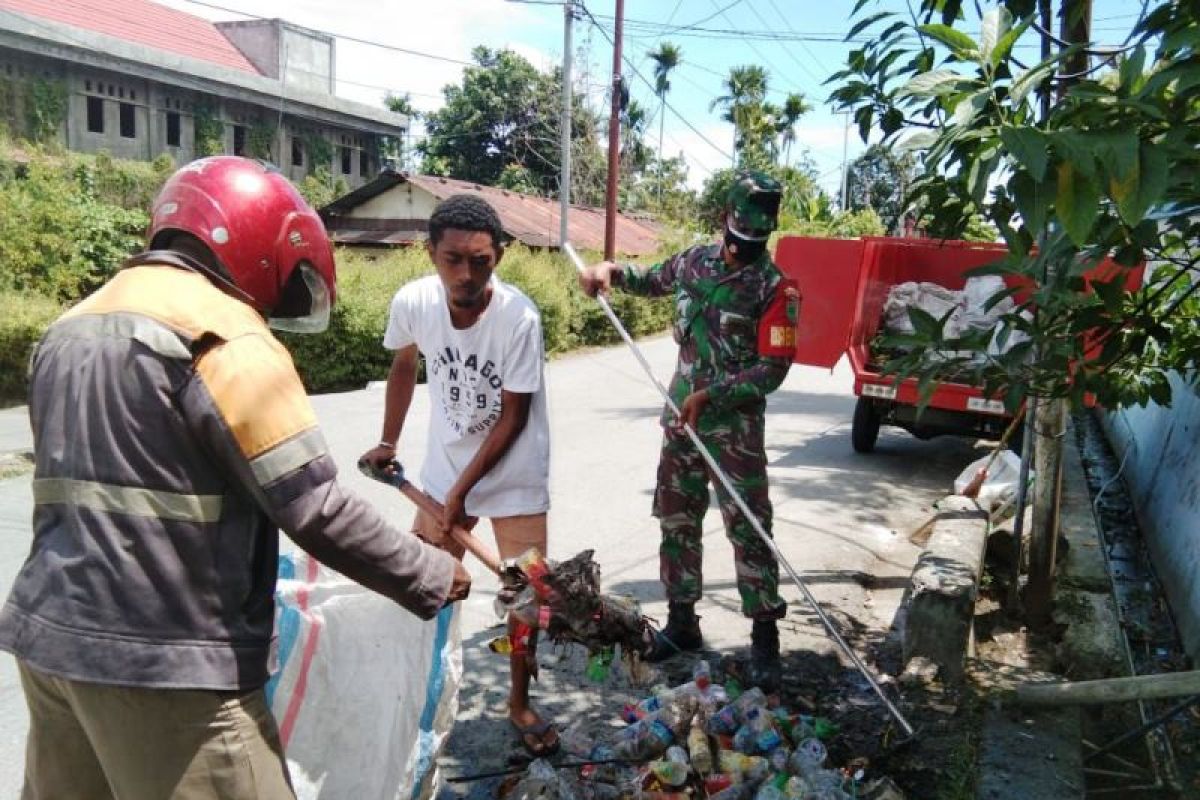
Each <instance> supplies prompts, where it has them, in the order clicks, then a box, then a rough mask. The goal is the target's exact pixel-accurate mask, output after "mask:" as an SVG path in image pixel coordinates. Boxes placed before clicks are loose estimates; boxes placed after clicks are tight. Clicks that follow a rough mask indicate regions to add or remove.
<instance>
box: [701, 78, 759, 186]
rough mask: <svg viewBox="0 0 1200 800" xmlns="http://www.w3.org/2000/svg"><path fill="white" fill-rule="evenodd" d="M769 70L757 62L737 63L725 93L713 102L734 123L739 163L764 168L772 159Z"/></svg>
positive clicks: (726, 85)
mask: <svg viewBox="0 0 1200 800" xmlns="http://www.w3.org/2000/svg"><path fill="white" fill-rule="evenodd" d="M766 97H767V71H766V70H765V69H763V68H762V67H760V66H757V65H749V66H742V67H733V68H731V69H730V70H729V76H728V77H727V78H726V79H725V94H723V95H721V96H720V97H717V98H716V99H714V100H713V101H712V102H711V103H709V106H708V107H709V109H710V110H712V109H717V108H721V109H724V112H725V113H724V114H722V116H721V118H722V119H723V120H725V121H726V122H731V123H733V146H734V152H735V154H736V156H737V162H738V165H739V166H742V167H749V168H755V169H761V168H762V167H764V166H766V165H767V164H769V163H772V161H773V159H771V157H770V154H769V151H770V138H769V137H771V136H773V133H768V127H769V126H768V125H767V124H766V122H767V114H766V108H765V106H766Z"/></svg>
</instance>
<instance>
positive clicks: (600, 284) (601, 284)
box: [579, 261, 621, 297]
mask: <svg viewBox="0 0 1200 800" xmlns="http://www.w3.org/2000/svg"><path fill="white" fill-rule="evenodd" d="M620 271H621V267H620V266H618V265H617V264H614V263H613V262H611V261H601V262H600V263H599V264H593V265H592V266H590V267H588V268H587V269H585V270H583V271H582V272H580V273H579V288H580V289H583V292H584V294H586V295H587V296H588V297H595V296H596V294H597V293H599V292H603V293H604V294H608V292H609V290H610V289H612V286H613V275H615V274H616V273H618V272H620Z"/></svg>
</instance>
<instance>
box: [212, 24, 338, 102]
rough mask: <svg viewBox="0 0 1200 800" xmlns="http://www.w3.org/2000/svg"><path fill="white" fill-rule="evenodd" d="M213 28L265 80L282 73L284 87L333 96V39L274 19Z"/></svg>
mask: <svg viewBox="0 0 1200 800" xmlns="http://www.w3.org/2000/svg"><path fill="white" fill-rule="evenodd" d="M216 26H217V29H218V30H220V31H221V33H222V34H224V35H225V37H226V38H227V39H229V41H231V42H233V45H234V47H236V48H237V49H238V50H240V51H241V52H242V55H244V56H246V58H247V59H249V61H250V63H251V64H253V65H254V66H255V67H256V68H258V70H259V72H261V73H262V74H263V75H266V76H267V77H269V78H279V77H280V73H281V72H282V74H283V79H284V83H285V85H287V86H288V87H294V88H297V89H302V90H304V91H309V92H320V93H322V94H333V93H334V89H335V86H334V77H335V57H334V39H333V37H332V36H329V35H328V34H324V33H321V32H319V31H313V30H309V29H307V28H301V27H299V26H297V25H292V24H290V23H287V22H283V21H282V20H278V19H262V20H246V21H244V22H218V23H216Z"/></svg>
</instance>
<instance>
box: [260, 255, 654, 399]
mask: <svg viewBox="0 0 1200 800" xmlns="http://www.w3.org/2000/svg"><path fill="white" fill-rule="evenodd" d="M431 272H433V265H432V264H431V263H430V261H429V256H428V255H427V254H426V252H425V248H423V247H409V248H404V249H400V250H392V251H388V252H386V253H381V254H380V255H378V256H377V257H375V258H373V259H372V258H370V257H369V256H368V255H364V254H362V253H360V252H356V251H350V250H342V251H340V252H339V254H338V298H337V305H336V306H335V307H334V310H333V314H332V316H331V318H330V323H329V330H327V331H326V332H324V333H322V334H318V335H315V336H314V335H301V334H282V335H281V336H280V339H281V340H282V341H283V342H284V344H286V345H287V347H288V349H289V350H291V351H292V357H293V358H294V359H295V362H296V369H297V370H298V371H299V372H300V376H301V378H303V380H304V385H305V387H307V388H308V390H309V391H310V392H330V391H341V390H347V389H359V388H362V386H363V385H365V384H366V383H367V382H369V381H373V380H383V379H384V378H386V377H387V372H388V367H389V366H390V365H391V362H392V354H391V353H390V352H389V351H387V350H385V349H384V347H383V332H384V329H385V327H386V326H387V317H388V308H389V305H390V303H391V300H392V296H393V295H394V294H395V293H396V290H397V289H399V288H400V287H401V286H403V285H404V284H405V283H408V282H409V281H411V280H414V279H415V278H418V277H420V276H422V275H428V274H430V273H431ZM498 274H499V276H500V279H501V280H503V281H505V282H507V283H511V284H512V285H514V286H516V287H517V288H518V289H520V290H521V291H522V292H524V293H525V294H526V295H527V296H528V297H529V299H531V300H532V301H533V302H534V304H536V305H537V307H538V310H539V311H540V313H541V315H542V332H543V336H544V339H545V348H546V353H547V355H557V354H559V353H565V352H567V351H569V350H572V349H574V348H577V347H580V346H582V345H595V344H605V343H610V342H615V341H618V340H619V338H620V337H619V336H618V334H617V333H616V331H614V330H613V328H612V325H611V324H610V323H609V322H608V320H607V319H606V318H605V316H604V312H603V311H601V310H600V307H599V305H597V303H596V302H595V301H594V300H590V299H588V298H587V297H585V296H584V295H583V293H582V292H581V291H579V287H578V283H577V282H576V278H575V269H574V267H572V266H571V264H570V263H569V262H568V261H567V260H566V258H565V257H564V256H561V255H559V254H557V253H546V252H541V251H534V250H530V249H529V248H526V247H512V248H510V249H509V250H508V252H507V253H506V254H505V256H504V260H503V261H502V262H501V263H500V269H499V270H498ZM612 302H613V307H614V309H615V310H616V312H617V314H618V316H620V317H621V320H622V321H623V322H624V323H625V325H626V326H627V327H628V328H629V330H630V332H631V333H632V334H633V335H634V336H644V335H646V334H649V333H656V332H658V331H661V330H663V329H664V328H666V327H667V326H668V325H669V324H670V321H671V310H672V306H671V302H670V300H645V299H643V298H638V297H632V296H630V295H626V294H623V293H621V292H614V293H613V298H612Z"/></svg>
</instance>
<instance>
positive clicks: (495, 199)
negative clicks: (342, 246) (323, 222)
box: [321, 171, 660, 256]
mask: <svg viewBox="0 0 1200 800" xmlns="http://www.w3.org/2000/svg"><path fill="white" fill-rule="evenodd" d="M406 182H407V183H411V184H413V185H414V186H417V187H420V188H421V189H424V190H425V191H427V192H429V193H430V194H432V195H433V196H434V197H436V198H437V199H439V200H444V199H445V198H447V197H449V196H451V195H455V194H476V195H479V196H480V197H483V198H484V199H485V200H487V201H488V202H489V203H491V205H492V207H493V208H495V209H496V213H497V214H499V215H500V223H501V224H502V225H503V226H504V231H505V233H507V234H508V235H510V236H512V237H513V238H514V239H516V240H517V241H519V242H521V243H523V244H526V245H529V246H530V247H559V246H560V245H561V243H560V242H559V240H558V220H559V213H558V201H557V200H550V199H547V198H543V197H536V196H534V195H528V194H521V193H520V192H511V191H508V190H506V189H496V188H494V187H491V186H483V185H481V184H478V183H471V182H469V181H460V180H456V179H454V178H440V177H436V176H433V175H413V174H410V173H401V172H392V171H385V172H383V173H381V174H380V175H379V177H377V178H376V179H375V180H373V181H371V182H370V183H367V184H364V185H363V186H360V187H359V188H358V189H356V190H355V191H353V192H351V193H349V194H347V195H344V196H343V197H340V198H338V199H337V200H334V201H333V202H332V203H330V204H329V205H327V206H325V207H324V208H322V209H321V215H322V216H323V217H325V218H326V219H331V220H332V221H333V223H334V224H332V225H331V228H332V229H333V233H334V235H335V238H336V237H337V231H338V228H339V227H344V228H346V229H352V228H354V227H355V225H354V220H353V219H352V218H353V216H354V212H353V210H354V208H356V207H357V206H359V205H361V204H362V203H364V202H366V201H367V200H369V199H371V198H372V197H376V196H378V195H380V194H383V193H384V192H386V191H388V190H389V189H391V188H393V187H395V186H399V185H400V184H402V183H406ZM339 217H342V218H344V217H350V218H351V219H343V220H341V224H340V225H339V224H338V218H339ZM567 222H568V226H569V230H568V233H567V235H568V236H569V237H570V240H571V243H572V244H573V245H575V246H576V247H579V248H586V249H589V250H603V249H604V209H602V208H595V207H592V206H578V205H572V206H571V213H570V215H569V216H568V220H567ZM659 234H660V229H659V226H658V224H657V223H655V222H653V221H650V220H647V219H639V218H637V217H633V216H630V215H629V214H618V215H617V241H616V250H617V252H618V253H621V254H622V255H628V256H640V255H648V254H650V253H653V252H654V251H655V250H657V249H658V244H659V238H658V237H659ZM377 235H378V237H379V240H378V243H379V244H384V243H386V239H387V237H388V235H389V234H388V233H387V232H385V231H378V232H377ZM356 238H357V239H358V241H359V242H363V241H364V239H363V238H361V237H356Z"/></svg>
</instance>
